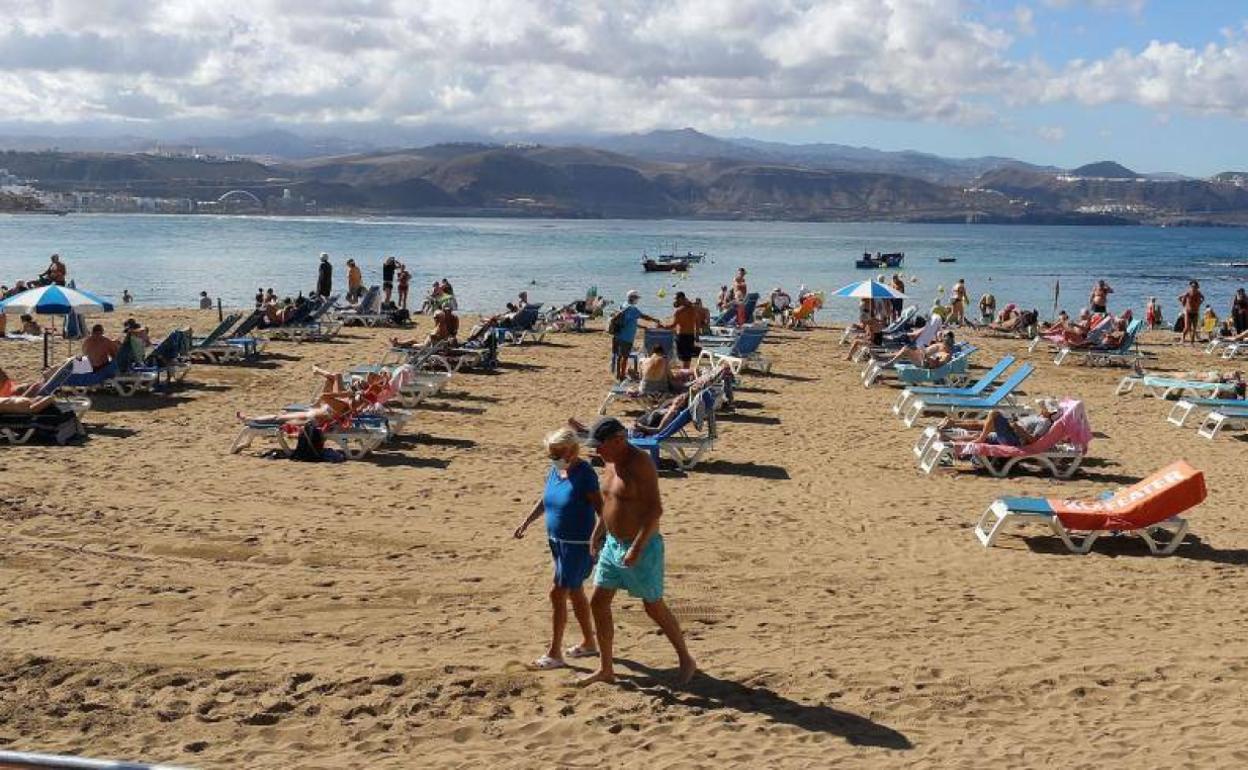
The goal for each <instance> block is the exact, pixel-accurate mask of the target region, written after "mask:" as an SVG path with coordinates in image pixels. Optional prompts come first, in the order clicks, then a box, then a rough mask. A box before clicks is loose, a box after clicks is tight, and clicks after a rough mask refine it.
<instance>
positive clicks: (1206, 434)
mask: <svg viewBox="0 0 1248 770" xmlns="http://www.w3.org/2000/svg"><path fill="white" fill-rule="evenodd" d="M1245 427H1248V404H1246V405H1245V406H1223V407H1219V408H1217V409H1214V410H1212V411H1210V412H1209V414H1207V415H1205V419H1204V420H1202V421H1201V423H1200V427H1199V428H1197V429H1196V435H1198V436H1200V437H1201V438H1207V439H1210V440H1212V439H1215V438H1217V437H1218V434H1219V433H1221V432H1222V429H1223V428H1231V429H1232V430H1234V429H1239V428H1245Z"/></svg>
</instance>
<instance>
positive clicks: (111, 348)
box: [82, 324, 121, 372]
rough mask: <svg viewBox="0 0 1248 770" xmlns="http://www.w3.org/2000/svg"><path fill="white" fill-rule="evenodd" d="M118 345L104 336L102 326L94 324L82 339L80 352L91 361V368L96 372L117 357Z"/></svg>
mask: <svg viewBox="0 0 1248 770" xmlns="http://www.w3.org/2000/svg"><path fill="white" fill-rule="evenodd" d="M120 347H121V346H120V345H119V344H118V343H117V342H116V341H115V340H112V339H109V338H108V337H105V336H104V327H103V326H101V325H100V324H96V325H95V326H92V327H91V334H90V335H89V336H88V337H87V338H86V339H84V340H83V341H82V354H83V355H84V356H86V357H87V361H89V362H90V363H91V370H92V371H95V372H98V371H100V370H101V369H103V368H104V367H106V366H108V365H109V363H110V362H112V360H113V359H114V358H116V357H117V351H118V350H119V349H120Z"/></svg>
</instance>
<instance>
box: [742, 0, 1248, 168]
mask: <svg viewBox="0 0 1248 770" xmlns="http://www.w3.org/2000/svg"><path fill="white" fill-rule="evenodd" d="M977 5H978V7H977V8H974V9H972V10H971V12H970V15H971V16H972V17H975V18H979V19H984V20H986V21H989V22H990V23H993V24H996V25H1001V26H1003V27H1005V28H1008V29H1010V30H1011V32H1012V38H1013V39H1012V42H1011V44H1010V46H1009V48H1008V51H1007V54H1008V56H1009V57H1010V58H1011V59H1017V60H1032V59H1039V60H1041V61H1043V62H1044V63H1045V64H1047V65H1048V66H1049V67H1052V68H1053V69H1054V70H1061V69H1062V68H1063V67H1064V66H1065V65H1066V64H1067V63H1068V62H1070V61H1072V60H1085V61H1094V60H1098V59H1103V58H1105V57H1107V56H1109V55H1111V54H1112V53H1113V52H1114V51H1116V50H1122V51H1125V52H1127V53H1129V54H1138V53H1139V52H1140V51H1142V50H1143V49H1144V48H1145V47H1146V46H1148V45H1149V44H1150V43H1151V42H1153V41H1158V42H1161V43H1177V44H1178V45H1180V46H1183V47H1185V48H1190V49H1194V50H1199V49H1203V48H1205V47H1206V46H1207V45H1209V44H1211V43H1212V44H1215V45H1222V44H1225V43H1226V41H1227V33H1228V32H1230V31H1234V34H1236V35H1240V36H1242V35H1243V34H1244V28H1245V24H1248V3H1244V2H1229V1H1228V0H1199V1H1193V2H1180V1H1179V0H1169V1H1168V2H1164V1H1161V0H1149V1H1146V2H1139V3H1131V2H1119V3H1115V2H1106V3H1095V2H1076V1H1074V0H1072V1H1071V2H1068V3H1063V4H1057V5H1055V4H1050V3H1045V2H1032V3H988V2H985V3H980V4H977ZM1019 8H1026V9H1028V10H1029V11H1030V13H1031V14H1032V17H1033V20H1032V22H1031V24H1032V27H1034V29H1032V30H1025V29H1020V27H1019V24H1018V21H1017V9H1019ZM1241 75H1242V78H1243V79H1245V80H1248V69H1245V70H1244V71H1242V73H1241ZM989 103H990V104H992V106H993V108H994V111H995V113H996V114H995V116H994V118H993V119H990V120H986V121H983V122H973V123H970V124H963V123H951V122H945V121H924V120H919V121H916V120H914V119H909V118H901V119H887V118H879V117H871V116H861V115H846V116H844V117H835V118H830V119H827V120H824V121H820V122H818V123H814V124H806V125H790V126H779V127H774V128H772V129H770V130H766V131H765V132H764V133H766V134H767V138H772V139H777V140H780V141H797V142H806V141H834V142H838V143H844V144H852V145H862V146H871V147H877V148H880V149H890V150H900V149H916V150H920V151H924V152H931V153H935V154H940V155H952V156H959V157H969V156H980V155H1002V156H1009V157H1017V158H1020V159H1023V160H1027V161H1030V162H1035V163H1040V164H1048V165H1055V166H1061V167H1066V168H1070V167H1074V166H1078V165H1082V164H1084V163H1088V162H1092V161H1096V160H1105V159H1112V160H1117V161H1119V162H1121V163H1123V164H1124V165H1127V166H1129V167H1131V168H1133V169H1135V170H1138V171H1144V172H1156V171H1177V172H1180V173H1185V174H1190V175H1193V176H1207V175H1211V174H1214V173H1217V172H1219V171H1227V170H1241V169H1248V152H1245V149H1244V140H1245V135H1246V133H1248V115H1245V114H1244V113H1243V112H1241V113H1240V114H1239V115H1227V114H1216V113H1209V112H1205V111H1202V110H1199V109H1190V108H1185V107H1183V106H1181V105H1175V106H1174V107H1173V108H1166V107H1165V106H1159V105H1151V104H1150V105H1147V106H1145V105H1140V104H1136V103H1132V102H1130V101H1116V102H1110V103H1106V104H1085V103H1081V102H1080V101H1078V100H1075V99H1062V100H1058V101H1053V102H1049V103H1036V104H1023V105H1010V104H1005V103H1003V102H1002V101H1001V100H1000V99H995V98H994V99H990V100H989ZM1041 134H1043V135H1044V136H1043V137H1042V136H1041Z"/></svg>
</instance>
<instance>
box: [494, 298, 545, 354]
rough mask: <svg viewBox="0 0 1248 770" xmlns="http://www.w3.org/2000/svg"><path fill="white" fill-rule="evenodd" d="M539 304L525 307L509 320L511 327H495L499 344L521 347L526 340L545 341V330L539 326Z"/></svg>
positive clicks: (540, 308)
mask: <svg viewBox="0 0 1248 770" xmlns="http://www.w3.org/2000/svg"><path fill="white" fill-rule="evenodd" d="M541 311H542V305H541V303H540V302H539V303H537V304H530V305H525V306H524V308H523V309H521V310H520V311H519V312H518V313H516V314H515V315H514V316H513V317H512V319H511V325H510V326H507V327H502V326H500V327H497V328H495V330H494V333H495V334H497V335H498V341H499V342H505V343H509V344H511V345H523V344H524V343H525V342H526V341H528V340H533V341H534V342H541V341H542V340H544V339H546V328H545V327H544V326H542V325H541V318H542V316H541Z"/></svg>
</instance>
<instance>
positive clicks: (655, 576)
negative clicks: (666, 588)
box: [594, 533, 663, 602]
mask: <svg viewBox="0 0 1248 770" xmlns="http://www.w3.org/2000/svg"><path fill="white" fill-rule="evenodd" d="M631 545H632V543H631V542H629V541H626V540H619V539H617V538H616V537H615V536H614V535H611V534H610V533H608V534H607V540H606V542H605V543H603V545H602V551H600V552H599V554H598V567H597V569H596V571H595V572H594V585H596V586H598V587H600V588H611V589H616V590H618V589H621V588H622V589H624V590H626V591H628V593H629V594H630V595H632V596H635V597H637V598H638V599H641V600H642V601H643V602H657V601H658V600H660V599H662V598H663V536H662V535H659V534H657V533H656V534H655V535H653V536H652V537H651V538H650V539H649V540H648V541H646V548H645V550H643V551H642V552H641V558H639V559H638V560H637V563H636V564H634V565H633V566H632V567H625V566H624V555H625V554H627V553H628V549H629V546H631Z"/></svg>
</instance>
